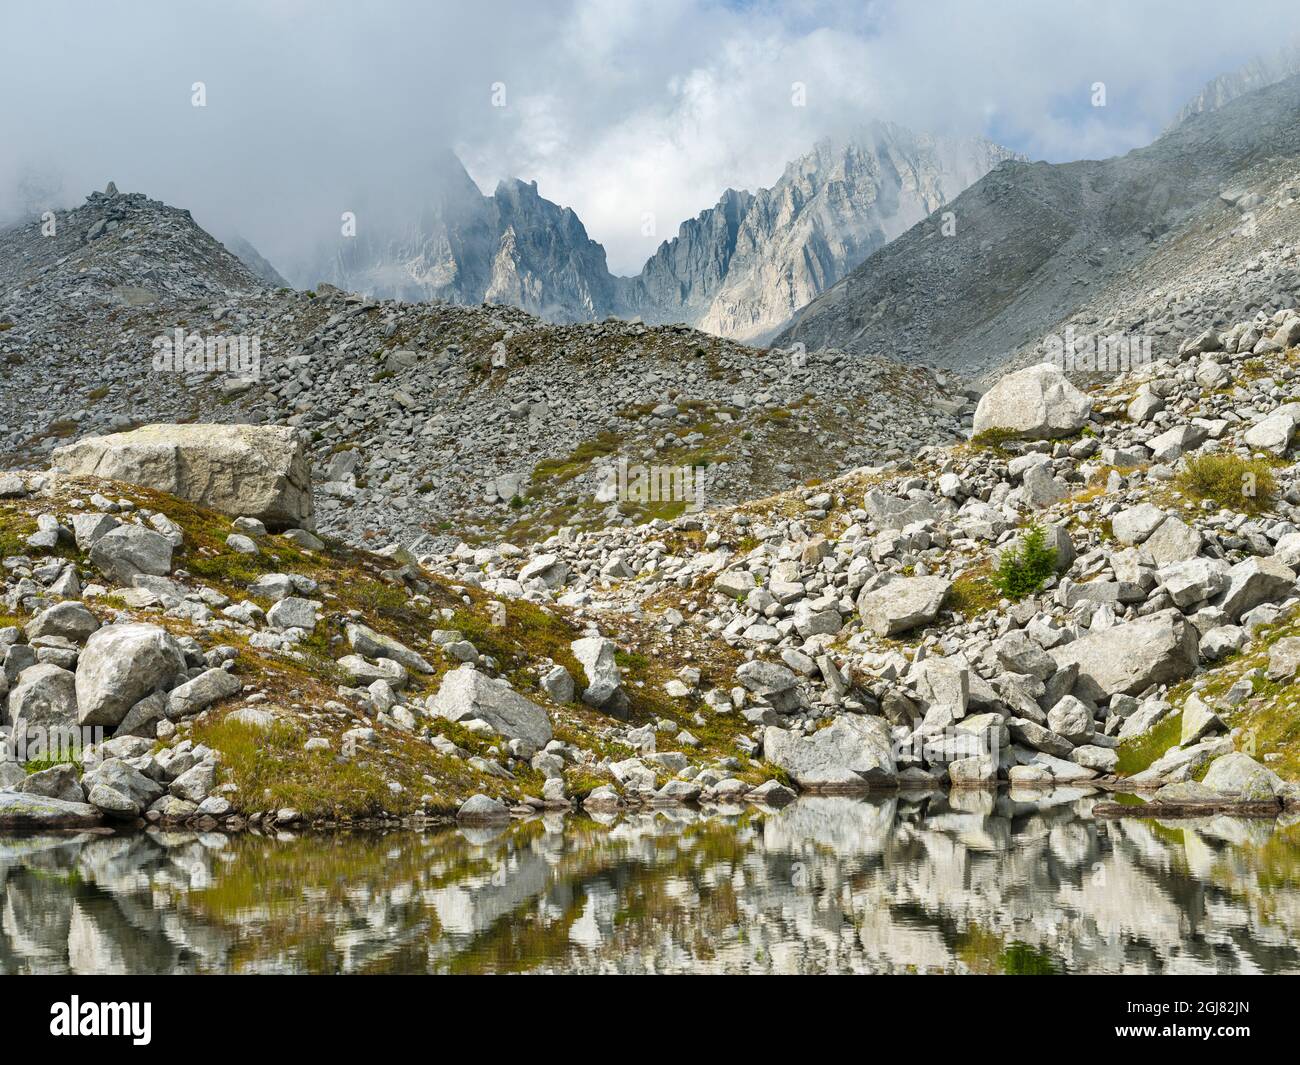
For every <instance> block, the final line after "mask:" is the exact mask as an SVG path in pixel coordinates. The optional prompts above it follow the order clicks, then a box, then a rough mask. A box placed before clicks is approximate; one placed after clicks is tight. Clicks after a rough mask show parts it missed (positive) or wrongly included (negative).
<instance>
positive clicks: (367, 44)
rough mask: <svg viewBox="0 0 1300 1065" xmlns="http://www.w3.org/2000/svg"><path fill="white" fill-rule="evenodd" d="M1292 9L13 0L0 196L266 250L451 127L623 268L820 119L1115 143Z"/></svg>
mask: <svg viewBox="0 0 1300 1065" xmlns="http://www.w3.org/2000/svg"><path fill="white" fill-rule="evenodd" d="M1298 30H1300V13H1297V10H1296V9H1295V5H1294V3H1293V0H1285V2H1283V0H1253V2H1252V3H1251V4H1248V5H1236V6H1224V5H1220V4H1217V3H1212V2H1210V0H1181V2H1177V3H1175V2H1173V0H1146V2H1144V3H1143V4H1140V5H1135V4H1132V3H1129V2H1120V0H1092V2H1089V3H1074V2H1066V0H1060V2H1056V3H1033V4H1030V3H1017V2H1011V0H982V2H981V3H979V4H972V3H969V2H966V0H928V2H926V3H915V2H910V0H896V2H895V0H891V2H874V3H866V4H863V3H861V2H860V0H842V2H836V0H795V2H788V3H775V2H767V0H759V2H745V3H742V2H732V3H722V2H717V0H656V2H655V3H653V4H635V3H627V2H626V0H553V2H548V3H546V4H525V3H509V4H496V5H464V4H453V3H438V4H425V3H417V2H416V0H409V2H400V0H372V2H368V3H367V4H365V5H352V4H344V3H341V2H339V3H325V2H319V0H310V2H308V0H271V2H253V0H225V2H223V3H220V4H218V3H212V2H210V3H197V4H184V5H180V4H174V3H163V2H161V0H136V2H134V3H131V4H113V3H103V4H95V5H88V4H83V3H77V2H74V0H47V2H45V3H43V4H41V5H35V4H31V5H25V6H24V7H22V8H16V7H15V6H14V5H10V7H9V9H7V11H6V14H5V34H4V37H3V41H0V94H2V95H0V98H3V99H5V100H6V101H14V100H17V101H19V102H20V106H17V107H12V106H10V107H6V108H5V109H4V110H3V111H2V112H0V144H3V145H4V146H5V151H4V153H3V155H2V156H0V216H3V214H4V213H5V211H6V210H8V211H10V212H12V211H13V210H14V209H15V206H16V199H17V197H16V193H15V191H14V190H15V189H16V187H17V184H18V181H19V179H20V178H21V177H22V176H23V175H30V174H41V173H45V174H48V175H49V176H50V184H51V186H57V185H58V184H59V183H60V182H61V187H62V193H61V195H62V196H63V197H64V205H66V203H67V202H68V201H73V202H75V201H79V200H80V198H81V197H82V196H84V195H85V193H86V192H88V191H90V189H92V188H100V187H102V186H103V185H104V183H105V182H107V181H108V180H109V179H110V178H111V179H113V180H115V181H117V183H118V186H119V187H120V188H123V189H127V190H133V191H134V190H138V191H144V192H147V193H148V194H149V195H151V196H154V197H157V198H161V199H165V200H167V201H168V202H170V203H173V204H176V205H178V206H184V207H189V208H190V209H191V210H193V212H194V214H195V217H196V218H198V219H199V221H200V222H202V223H204V224H207V225H210V226H212V227H213V228H217V229H225V230H227V231H229V230H234V229H237V230H238V231H240V232H242V233H243V234H244V235H245V236H247V237H248V238H249V239H250V240H252V241H253V243H254V244H256V245H258V247H259V248H260V249H261V250H262V251H263V253H264V254H266V255H267V256H268V257H269V258H270V259H271V260H272V261H273V262H276V263H279V264H285V263H289V262H292V261H294V260H295V259H297V258H300V257H301V256H303V255H304V254H306V253H307V252H308V251H310V249H311V248H312V247H314V246H315V243H316V242H317V241H319V240H320V239H321V237H322V236H323V235H327V234H330V233H335V232H337V224H338V216H339V214H340V213H341V212H342V211H343V210H358V212H359V214H360V215H361V222H362V224H365V222H366V218H367V217H368V216H367V214H366V213H365V212H367V211H369V212H372V214H373V215H374V216H377V215H380V214H382V215H384V216H385V217H389V218H395V219H404V218H413V217H414V216H415V214H416V212H418V210H419V208H420V206H421V204H423V203H427V202H428V199H429V198H430V196H431V183H432V182H433V181H434V175H435V173H436V169H437V168H436V161H437V156H438V153H439V151H440V150H441V149H442V148H443V147H444V146H451V147H453V148H454V149H455V150H456V151H457V152H458V153H459V154H460V155H461V157H462V158H463V159H464V160H465V162H466V164H467V166H468V167H469V170H470V173H471V174H472V175H473V176H474V178H475V179H476V181H477V182H478V183H479V184H480V186H481V187H483V188H484V189H485V190H487V191H490V190H491V188H492V187H493V186H494V185H495V183H496V181H497V180H499V179H502V178H507V177H516V176H517V177H521V178H524V179H529V180H531V179H536V180H537V181H538V185H539V189H540V190H541V192H542V194H543V195H545V196H547V197H548V198H550V199H553V200H555V201H556V202H559V203H561V204H564V205H566V206H570V207H572V208H573V209H574V210H575V211H576V212H577V213H578V215H579V217H580V218H582V219H583V221H584V223H585V224H586V225H587V228H588V231H589V233H590V234H591V235H592V236H593V237H594V238H595V239H597V240H600V241H601V242H602V243H604V244H605V246H606V248H607V251H608V253H609V260H610V265H611V267H612V268H613V269H615V270H616V271H620V272H635V271H636V270H637V269H639V267H640V264H641V262H642V261H643V260H644V259H645V257H646V255H648V254H649V253H650V252H652V251H653V250H654V248H655V247H656V246H657V245H658V243H659V242H660V241H661V240H663V239H665V238H666V237H671V236H672V235H674V234H675V232H676V229H677V226H678V225H679V224H680V222H681V221H682V220H684V219H685V218H687V217H690V216H693V215H695V214H697V213H698V212H699V211H700V210H702V209H704V208H706V207H708V206H711V205H712V204H713V203H714V202H715V201H716V199H717V197H718V195H719V194H720V193H721V192H722V191H723V190H724V189H725V188H727V187H728V186H733V187H751V188H752V187H756V186H758V185H762V184H770V183H771V182H773V181H774V180H776V178H777V177H779V175H780V173H781V170H782V169H783V167H784V165H785V164H786V163H787V162H788V161H789V160H790V159H792V158H794V157H795V156H797V155H799V154H801V153H802V152H804V151H807V150H808V148H809V147H811V145H812V144H813V143H814V142H815V141H816V140H817V139H818V138H819V137H822V136H827V135H834V134H837V133H842V132H844V131H845V130H848V129H850V128H852V127H853V126H855V125H857V124H859V123H861V122H864V121H867V120H871V119H889V120H893V121H897V122H900V123H902V124H904V125H910V126H913V127H915V128H919V129H926V130H931V131H933V132H938V133H947V134H953V135H974V134H982V135H987V136H990V137H992V138H993V139H995V140H1000V141H1001V142H1002V143H1006V144H1008V145H1009V146H1010V147H1012V148H1015V149H1016V150H1019V151H1023V152H1025V153H1027V154H1029V155H1030V156H1032V157H1036V158H1046V159H1049V160H1063V159H1071V158H1080V157H1101V156H1106V155H1111V154H1116V153H1118V152H1123V151H1127V150H1128V149H1130V148H1133V147H1136V146H1138V145H1141V144H1144V143H1146V142H1147V141H1149V140H1151V139H1152V138H1153V137H1154V136H1156V135H1157V134H1158V133H1159V131H1160V130H1161V129H1163V128H1164V126H1165V125H1166V124H1167V123H1168V121H1169V119H1170V117H1171V116H1172V114H1173V113H1174V112H1175V111H1176V110H1177V108H1178V107H1179V106H1180V105H1181V104H1182V103H1183V102H1184V100H1185V99H1186V98H1188V97H1189V96H1190V95H1192V94H1193V93H1194V92H1195V91H1196V90H1197V89H1199V87H1200V85H1201V84H1202V83H1203V82H1205V81H1206V80H1208V79H1209V78H1211V77H1213V76H1215V75H1216V74H1219V73H1221V72H1223V71H1225V70H1228V69H1231V68H1233V67H1235V66H1237V65H1239V64H1240V63H1242V62H1244V61H1246V60H1247V59H1249V58H1251V57H1252V56H1253V55H1254V54H1255V52H1256V51H1257V50H1258V48H1259V46H1258V44H1257V43H1256V42H1268V44H1267V46H1268V47H1271V46H1272V44H1273V43H1281V42H1282V41H1283V40H1285V39H1286V38H1288V37H1292V36H1294V35H1295V34H1296V33H1297V31H1298ZM196 81H203V82H204V83H205V85H206V87H207V94H208V105H207V107H205V108H195V107H191V105H190V97H191V86H192V84H193V83H194V82H196ZM1096 82H1104V83H1105V86H1106V99H1107V103H1106V106H1105V107H1104V108H1095V107H1093V106H1092V105H1091V88H1092V86H1093V84H1094V83H1096ZM796 83H798V84H799V85H802V86H803V92H804V98H803V99H804V106H796V105H795V102H794V101H795V97H794V95H793V94H795V92H796V88H797V86H796ZM494 85H501V86H504V89H505V103H506V106H504V107H494V106H493V98H492V94H493V86H494ZM29 187H30V182H29ZM51 195H53V196H57V195H60V194H59V193H57V192H53V193H51ZM359 205H363V206H359ZM648 216H653V232H652V233H649V234H647V233H646V232H645V230H646V228H647V221H648Z"/></svg>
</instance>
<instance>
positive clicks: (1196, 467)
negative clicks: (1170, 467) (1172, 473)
mask: <svg viewBox="0 0 1300 1065" xmlns="http://www.w3.org/2000/svg"><path fill="white" fill-rule="evenodd" d="M1174 486H1175V487H1176V488H1178V490H1179V491H1181V492H1182V493H1183V494H1184V495H1187V496H1190V497H1191V498H1192V499H1197V500H1209V501H1210V502H1211V503H1213V504H1214V505H1215V506H1217V507H1223V508H1226V509H1228V510H1237V511H1242V512H1243V513H1246V514H1258V513H1260V512H1261V511H1264V510H1267V509H1268V508H1269V507H1270V506H1271V505H1272V502H1273V498H1274V495H1275V494H1276V492H1277V482H1276V480H1275V479H1274V476H1273V466H1272V464H1271V463H1270V462H1269V461H1268V460H1267V459H1244V458H1242V457H1241V456H1240V455H1233V454H1229V453H1224V454H1209V455H1195V456H1193V457H1192V458H1190V459H1188V460H1187V465H1186V466H1185V468H1184V469H1183V470H1182V471H1181V472H1179V474H1178V476H1177V477H1176V478H1175V479H1174Z"/></svg>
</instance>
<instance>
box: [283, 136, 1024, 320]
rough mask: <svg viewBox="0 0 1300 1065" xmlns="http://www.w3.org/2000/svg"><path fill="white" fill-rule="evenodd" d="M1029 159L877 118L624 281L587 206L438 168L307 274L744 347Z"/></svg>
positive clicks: (741, 197) (451, 166) (401, 294)
mask: <svg viewBox="0 0 1300 1065" xmlns="http://www.w3.org/2000/svg"><path fill="white" fill-rule="evenodd" d="M1014 157H1015V156H1014V154H1013V153H1011V152H1009V151H1007V150H1006V149H1004V148H1001V147H999V146H998V145H995V144H993V143H991V142H989V141H986V140H982V139H970V140H956V139H949V138H939V137H932V136H929V135H925V134H917V133H913V132H911V131H909V130H906V129H904V128H902V127H900V126H896V125H893V124H888V123H874V124H871V125H869V126H866V127H864V128H863V129H861V130H860V131H858V132H857V133H855V134H854V135H852V136H850V137H847V138H845V139H844V140H841V141H830V140H827V141H823V142H821V143H819V144H817V145H816V146H815V147H814V149H813V150H812V151H811V152H809V153H808V154H807V155H805V156H803V157H802V158H800V159H797V160H795V161H794V162H792V163H790V164H789V165H788V166H787V167H786V170H785V172H784V174H783V175H782V176H781V178H780V180H779V181H778V182H777V183H776V184H775V185H773V186H772V187H771V188H766V189H760V190H758V191H757V192H748V191H736V190H734V189H728V190H727V191H726V192H725V193H723V195H722V197H721V199H720V200H719V201H718V203H717V205H716V206H714V207H712V208H709V209H707V210H705V211H703V212H701V213H700V215H699V216H698V217H696V218H693V219H689V220H688V221H686V222H684V223H683V224H682V226H681V227H680V230H679V231H678V234H677V236H675V237H673V238H672V239H671V240H667V241H665V242H664V243H663V244H662V245H661V246H660V247H659V249H658V250H657V251H656V252H655V254H654V255H653V256H651V258H650V259H649V260H648V261H647V262H646V264H645V266H644V267H643V268H642V270H641V272H640V274H638V275H637V276H635V277H616V276H614V275H613V274H611V273H610V272H609V270H608V268H607V267H606V263H605V253H604V250H603V249H602V248H601V246H600V245H599V244H597V243H596V242H595V241H593V240H591V239H590V238H589V237H588V235H587V232H586V229H585V228H584V227H583V225H582V223H581V221H580V220H579V219H578V217H577V215H576V214H574V213H573V211H572V210H570V209H567V208H561V207H559V206H558V205H556V204H554V203H552V202H551V201H549V200H546V199H544V198H543V197H541V196H540V195H539V194H538V191H537V184H536V182H532V183H526V182H522V181H518V180H516V181H510V182H501V183H500V184H499V185H498V186H497V188H496V191H495V192H494V193H493V194H492V195H491V196H484V195H482V194H481V193H480V192H479V191H478V189H477V187H476V186H475V185H474V183H473V181H472V180H471V179H470V177H469V175H468V174H467V173H466V172H465V170H464V168H463V166H461V164H460V163H459V161H458V160H456V159H455V158H454V157H448V158H447V159H446V160H445V161H444V163H443V164H442V165H441V166H440V167H439V172H438V174H437V175H436V179H435V186H436V187H437V189H438V192H437V194H436V197H435V202H434V203H433V204H432V205H431V206H429V207H427V208H425V209H422V210H418V211H414V210H413V212H412V218H411V220H410V221H408V222H405V223H402V224H401V225H400V226H398V227H395V231H394V227H393V226H386V225H385V224H384V223H380V224H379V228H378V230H377V231H376V230H375V228H374V227H373V226H372V227H370V229H367V228H365V227H364V226H363V227H362V229H361V230H359V231H358V234H357V236H356V237H355V238H349V239H346V240H343V241H340V242H339V245H338V248H337V250H335V251H334V252H332V253H331V254H330V255H329V256H328V258H327V261H326V262H325V263H324V264H323V265H322V264H311V265H309V266H304V267H302V268H301V269H300V270H299V274H300V275H301V277H300V280H301V281H302V283H303V284H304V285H312V284H315V282H316V281H318V280H323V281H327V282H329V283H331V284H334V285H336V286H338V287H340V288H344V289H347V290H350V291H357V292H361V293H363V294H365V295H368V296H372V297H383V298H395V299H401V300H408V301H411V300H431V299H440V300H449V301H451V302H454V303H461V304H469V305H475V304H479V303H484V302H486V303H494V304H507V305H510V306H514V307H519V308H522V309H523V310H526V311H529V312H530V313H532V314H535V315H537V316H539V317H541V318H543V319H545V320H547V321H551V322H558V323H572V322H585V321H598V320H600V319H601V318H604V317H606V316H608V315H617V316H619V317H624V318H640V319H642V320H644V321H646V322H649V323H653V324H671V323H686V324H690V325H693V326H695V327H697V328H699V329H702V330H703V331H705V332H709V333H714V334H716V335H719V336H726V337H731V338H733V339H739V340H745V341H759V340H762V339H764V338H766V337H768V336H770V335H771V334H772V333H774V332H775V331H776V330H777V329H778V328H779V327H780V326H781V325H782V324H784V323H785V322H786V321H787V320H788V319H789V318H790V316H791V314H793V313H794V311H795V310H796V309H798V308H799V307H801V306H802V305H803V304H804V303H806V302H808V300H810V299H812V298H813V297H814V296H816V295H817V294H818V293H820V292H821V291H823V290H824V289H825V288H827V287H828V286H829V285H831V284H833V283H834V282H835V281H837V280H838V279H839V278H840V277H842V276H843V275H844V274H845V273H847V272H848V271H849V270H851V269H852V268H853V267H854V266H856V265H857V264H858V263H859V262H861V261H862V259H863V258H865V257H866V256H867V255H868V254H869V253H870V252H871V251H873V250H875V249H876V248H878V247H880V246H881V245H882V244H884V243H886V242H888V241H889V240H891V239H892V238H893V237H894V236H897V235H898V234H899V233H902V232H903V231H904V230H906V229H907V228H908V227H909V226H911V225H912V224H913V223H914V222H916V221H918V220H919V219H921V218H923V217H924V216H925V215H927V214H928V213H930V212H931V211H932V210H935V209H936V208H938V207H939V206H941V205H942V204H944V203H946V202H947V201H948V200H950V199H952V198H953V197H954V196H956V195H957V193H959V192H960V191H961V190H962V189H964V188H965V187H966V186H968V185H969V184H970V183H971V182H973V181H974V180H976V179H977V178H979V177H980V176H982V175H983V174H984V173H986V172H987V171H988V170H990V169H992V168H993V167H995V166H996V165H997V164H998V163H999V162H1001V161H1002V160H1004V159H1009V158H1014Z"/></svg>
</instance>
